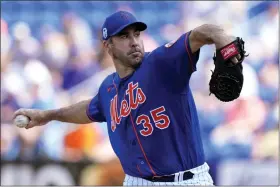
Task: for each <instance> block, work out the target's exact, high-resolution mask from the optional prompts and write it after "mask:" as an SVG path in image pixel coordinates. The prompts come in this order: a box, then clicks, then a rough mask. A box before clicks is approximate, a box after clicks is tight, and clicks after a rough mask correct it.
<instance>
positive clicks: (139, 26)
mask: <svg viewBox="0 0 280 187" xmlns="http://www.w3.org/2000/svg"><path fill="white" fill-rule="evenodd" d="M131 25H135V26H136V27H137V29H138V30H139V31H144V30H146V29H147V25H146V24H145V23H143V22H139V21H137V22H133V23H129V24H127V25H124V26H122V27H120V28H119V29H118V30H117V31H116V32H114V33H113V34H112V35H111V36H114V35H117V34H118V33H120V32H121V31H122V30H124V29H125V28H126V27H128V26H131Z"/></svg>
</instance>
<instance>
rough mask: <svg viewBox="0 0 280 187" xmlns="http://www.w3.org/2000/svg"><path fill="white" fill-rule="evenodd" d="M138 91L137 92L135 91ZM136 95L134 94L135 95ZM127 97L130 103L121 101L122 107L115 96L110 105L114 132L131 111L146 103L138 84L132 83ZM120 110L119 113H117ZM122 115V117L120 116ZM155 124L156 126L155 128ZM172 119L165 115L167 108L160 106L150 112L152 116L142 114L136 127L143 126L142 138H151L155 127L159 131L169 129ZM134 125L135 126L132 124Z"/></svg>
mask: <svg viewBox="0 0 280 187" xmlns="http://www.w3.org/2000/svg"><path fill="white" fill-rule="evenodd" d="M134 90H136V92H135V91H134ZM134 92H135V93H136V94H133V93H134ZM125 95H128V101H127V100H125V99H123V100H122V101H121V105H120V107H118V106H117V104H118V103H117V98H118V96H117V95H115V96H114V98H113V99H112V100H111V104H110V115H111V130H112V131H113V132H114V131H115V130H116V128H117V125H119V124H120V122H121V119H122V118H123V117H127V116H129V115H130V112H131V110H135V109H136V108H137V107H138V106H139V105H140V104H143V103H144V102H145V101H146V96H145V94H144V92H143V91H142V89H141V88H139V87H138V83H135V84H133V82H130V83H129V84H128V88H127V90H126V92H125ZM118 108H119V112H117V110H118ZM118 114H120V115H118ZM153 124H154V126H153ZM169 124H170V119H169V117H168V116H167V115H166V114H165V107H164V106H160V107H158V108H155V109H153V110H151V111H150V115H149V116H148V115H145V114H141V115H139V116H138V117H137V118H136V125H137V126H138V125H142V126H143V129H142V130H140V134H141V135H142V136H150V135H151V134H152V133H153V131H154V127H155V128H158V129H166V128H168V127H169ZM132 125H133V124H132Z"/></svg>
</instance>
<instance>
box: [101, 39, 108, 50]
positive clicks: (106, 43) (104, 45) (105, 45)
mask: <svg viewBox="0 0 280 187" xmlns="http://www.w3.org/2000/svg"><path fill="white" fill-rule="evenodd" d="M102 44H103V47H104V48H105V49H107V50H108V48H109V43H108V41H107V40H103V41H102Z"/></svg>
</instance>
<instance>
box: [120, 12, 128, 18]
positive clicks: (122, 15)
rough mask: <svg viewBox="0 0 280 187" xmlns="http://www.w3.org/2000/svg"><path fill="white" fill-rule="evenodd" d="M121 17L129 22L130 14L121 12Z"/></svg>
mask: <svg viewBox="0 0 280 187" xmlns="http://www.w3.org/2000/svg"><path fill="white" fill-rule="evenodd" d="M121 17H122V18H123V19H125V20H128V14H127V13H126V12H121Z"/></svg>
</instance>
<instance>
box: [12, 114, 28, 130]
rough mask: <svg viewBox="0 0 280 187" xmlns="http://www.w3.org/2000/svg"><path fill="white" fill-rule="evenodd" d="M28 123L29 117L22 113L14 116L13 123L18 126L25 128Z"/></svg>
mask: <svg viewBox="0 0 280 187" xmlns="http://www.w3.org/2000/svg"><path fill="white" fill-rule="evenodd" d="M28 123H29V118H28V117H26V116H24V115H18V116H16V118H15V120H14V124H15V125H16V126H17V127H19V128H25V127H26V126H27V125H28Z"/></svg>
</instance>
